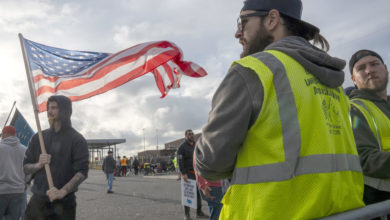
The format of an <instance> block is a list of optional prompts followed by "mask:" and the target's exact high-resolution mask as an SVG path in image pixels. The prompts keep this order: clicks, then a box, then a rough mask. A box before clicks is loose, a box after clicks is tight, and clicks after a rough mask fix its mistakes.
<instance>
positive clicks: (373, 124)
mask: <svg viewBox="0 0 390 220" xmlns="http://www.w3.org/2000/svg"><path fill="white" fill-rule="evenodd" d="M365 103H366V104H367V105H366V104H365ZM351 104H352V105H354V106H355V107H356V108H357V109H359V111H360V112H361V113H362V114H363V116H364V117H365V118H366V121H367V123H368V125H369V127H370V129H371V131H372V133H373V134H374V135H375V137H376V138H377V142H378V147H379V150H381V151H382V150H383V145H382V144H388V143H386V141H384V140H383V136H382V135H381V134H382V133H384V132H383V129H388V127H389V125H390V121H389V119H388V118H387V117H386V115H384V114H383V112H382V111H381V110H380V109H379V108H378V107H377V106H376V105H375V104H374V103H372V102H371V101H368V100H364V99H352V100H351ZM368 106H370V107H368ZM373 108H376V109H373ZM370 109H371V110H370ZM374 111H375V112H377V114H381V115H378V116H379V117H380V119H379V120H375V117H374V113H373V112H374ZM351 120H352V121H353V119H351ZM386 124H387V125H386ZM386 149H387V150H385V151H388V148H387V147H386ZM364 184H366V185H368V186H371V187H373V188H375V189H378V190H381V191H387V192H390V180H389V179H380V178H374V177H369V176H364Z"/></svg>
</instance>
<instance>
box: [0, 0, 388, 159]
mask: <svg viewBox="0 0 390 220" xmlns="http://www.w3.org/2000/svg"><path fill="white" fill-rule="evenodd" d="M241 7H242V0H193V1H189V0H186V1H185V0H163V1H162V0H142V1H140V0H112V1H106V0H83V1H79V0H67V1H60V0H39V1H37V0H0V50H1V53H0V66H1V78H0V79H1V85H0V124H1V125H3V124H4V122H5V120H6V117H7V115H8V112H9V110H10V108H11V105H12V103H13V102H14V101H16V102H17V104H16V106H17V107H18V109H19V110H20V111H21V112H22V114H23V115H24V116H25V118H26V119H27V120H28V122H29V123H30V125H31V126H32V127H33V128H34V130H35V131H36V124H35V120H34V115H33V110H32V106H31V101H30V95H29V90H28V84H27V80H26V73H25V67H24V63H23V58H22V53H21V49H20V43H19V39H18V36H17V34H18V33H22V34H23V35H24V37H25V38H27V39H29V40H32V41H36V42H38V43H42V44H46V45H48V46H54V47H59V48H64V49H73V50H84V51H96V52H109V53H115V52H118V51H120V50H123V49H126V48H128V47H130V46H134V45H136V44H139V43H143V42H147V41H160V40H169V41H172V42H174V43H176V44H177V45H178V46H179V47H180V48H181V49H182V51H183V53H184V59H185V60H188V61H193V62H196V63H197V64H199V65H201V66H202V67H204V68H205V69H206V71H207V72H208V74H209V75H208V76H206V77H204V78H198V79H195V78H190V77H186V76H183V77H182V79H181V88H179V89H175V90H171V91H170V92H169V94H168V96H167V97H166V98H163V99H160V96H161V95H160V92H159V90H158V89H157V87H156V85H155V81H154V78H153V76H152V74H147V75H144V76H142V77H140V78H138V79H136V80H134V81H131V82H129V83H126V84H124V85H123V86H121V87H119V88H116V89H114V90H111V91H109V92H107V93H105V94H102V95H98V96H95V97H92V98H90V99H86V100H82V101H79V102H74V103H73V116H72V121H73V126H74V127H75V128H76V129H77V130H79V131H80V132H81V133H82V134H83V135H84V137H85V138H87V139H97V138H125V139H126V143H125V144H122V145H119V149H120V151H119V153H120V154H121V155H123V154H125V155H134V154H136V152H138V151H140V150H143V148H144V142H143V128H144V131H145V132H144V134H145V145H146V149H155V148H156V145H157V137H158V145H159V146H160V149H161V147H163V144H164V143H166V142H169V141H172V140H175V139H178V138H182V137H183V136H184V131H185V130H186V129H188V128H192V129H193V130H194V131H195V132H200V131H201V128H202V127H203V126H204V124H205V123H206V122H207V118H208V112H209V111H210V108H211V98H212V95H213V93H214V91H215V89H216V88H217V87H218V85H219V83H220V82H221V80H222V79H223V77H224V76H225V74H226V72H227V70H228V68H229V66H230V64H231V63H232V62H233V61H234V60H237V59H238V58H239V54H240V53H241V46H240V45H239V43H238V40H236V39H235V38H234V32H235V31H236V19H237V16H238V14H239V11H240V9H241ZM389 11H390V0H372V1H367V0H343V1H340V0H303V19H304V20H306V21H308V22H310V23H312V24H314V25H316V26H318V27H319V28H320V29H321V33H322V34H323V35H324V36H325V37H326V38H327V39H328V41H329V42H330V46H331V50H330V54H331V55H333V56H337V57H339V58H342V59H345V60H347V61H348V60H349V58H350V56H351V55H352V54H353V53H354V52H355V51H357V50H359V49H363V48H365V49H371V50H375V51H377V52H378V53H379V54H380V55H382V57H383V59H384V60H385V63H387V64H388V65H390V43H389V40H390V15H389ZM345 71H346V80H345V82H344V87H347V86H351V85H352V82H351V80H350V74H349V70H348V68H347V67H346V69H345ZM39 117H40V121H41V125H42V127H43V128H47V127H48V123H47V117H46V113H41V114H40V115H39ZM157 134H158V135H157Z"/></svg>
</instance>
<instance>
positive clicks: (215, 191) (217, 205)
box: [199, 186, 223, 220]
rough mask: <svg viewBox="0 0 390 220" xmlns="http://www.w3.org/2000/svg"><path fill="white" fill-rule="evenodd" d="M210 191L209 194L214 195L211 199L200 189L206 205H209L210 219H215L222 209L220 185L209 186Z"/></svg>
mask: <svg viewBox="0 0 390 220" xmlns="http://www.w3.org/2000/svg"><path fill="white" fill-rule="evenodd" d="M210 188H211V191H210V194H211V196H214V197H215V198H214V199H213V200H211V199H209V198H207V197H206V196H205V195H204V194H203V192H202V191H201V190H199V191H200V195H201V196H202V199H203V200H205V201H206V202H207V205H208V206H209V212H210V220H217V219H218V218H219V214H220V213H221V209H222V203H221V200H222V197H223V193H222V188H221V187H214V186H210Z"/></svg>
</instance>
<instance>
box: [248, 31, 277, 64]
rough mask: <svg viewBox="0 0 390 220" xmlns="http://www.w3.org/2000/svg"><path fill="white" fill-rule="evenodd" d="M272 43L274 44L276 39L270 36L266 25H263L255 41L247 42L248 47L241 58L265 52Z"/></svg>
mask: <svg viewBox="0 0 390 220" xmlns="http://www.w3.org/2000/svg"><path fill="white" fill-rule="evenodd" d="M272 42H274V37H273V36H271V35H270V34H268V32H267V31H266V30H265V28H264V25H263V24H261V28H260V29H259V31H258V32H257V33H256V37H255V38H254V39H253V41H251V42H246V43H247V47H246V48H245V49H244V50H243V51H242V53H241V58H243V57H246V56H248V55H251V54H254V53H257V52H260V51H263V50H264V49H265V48H266V47H267V46H268V45H270V44H271V43H272Z"/></svg>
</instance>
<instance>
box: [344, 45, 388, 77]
mask: <svg viewBox="0 0 390 220" xmlns="http://www.w3.org/2000/svg"><path fill="white" fill-rule="evenodd" d="M366 56H374V57H378V59H380V60H381V62H382V63H384V62H383V59H382V57H381V56H379V54H377V53H376V52H374V51H372V50H359V51H358V52H356V53H354V54H353V55H352V57H351V59H350V60H349V71H350V72H351V74H352V73H353V67H354V66H355V63H356V62H357V61H359V60H360V59H362V58H363V57H366Z"/></svg>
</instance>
